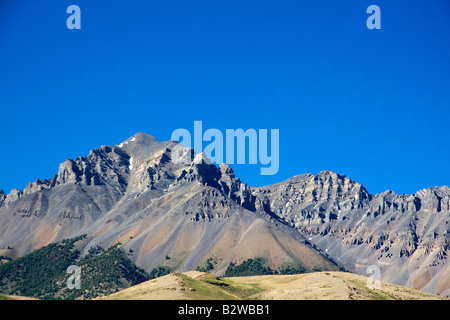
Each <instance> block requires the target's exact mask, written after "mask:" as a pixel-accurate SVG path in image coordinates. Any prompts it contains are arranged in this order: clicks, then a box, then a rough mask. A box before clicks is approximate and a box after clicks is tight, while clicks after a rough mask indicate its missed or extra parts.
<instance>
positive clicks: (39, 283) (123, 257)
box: [0, 236, 172, 300]
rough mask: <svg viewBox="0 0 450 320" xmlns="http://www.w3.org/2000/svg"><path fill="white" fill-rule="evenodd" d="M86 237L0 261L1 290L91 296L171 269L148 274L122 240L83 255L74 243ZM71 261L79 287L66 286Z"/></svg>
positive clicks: (59, 296) (44, 296) (56, 296)
mask: <svg viewBox="0 0 450 320" xmlns="http://www.w3.org/2000/svg"><path fill="white" fill-rule="evenodd" d="M84 238H85V236H80V237H77V238H73V239H67V240H63V241H61V242H58V243H52V244H49V245H48V246H45V247H42V248H40V249H37V250H34V251H33V252H31V253H30V254H28V255H26V256H24V257H21V258H17V259H13V260H11V261H9V262H6V263H4V264H2V265H0V290H1V293H3V294H4V295H18V296H27V297H34V298H39V299H47V300H54V299H69V300H72V299H91V298H95V297H99V296H103V295H108V294H111V293H114V292H117V291H119V290H122V289H125V288H128V287H130V286H134V285H137V284H139V283H141V282H144V281H147V280H150V279H153V278H156V277H159V276H163V275H166V274H169V273H170V272H171V271H172V269H171V268H169V267H165V266H160V267H157V268H154V269H153V270H152V271H151V272H150V274H148V273H147V272H145V271H144V270H143V269H141V268H139V267H138V266H136V265H135V264H134V263H133V262H132V261H131V260H130V259H129V257H128V255H127V254H126V253H125V251H124V250H123V248H122V247H121V244H120V243H119V244H116V245H114V246H112V247H110V248H108V249H103V248H101V247H99V246H97V247H92V248H90V249H89V251H88V253H87V254H86V255H85V256H84V257H80V251H79V250H78V249H77V248H76V246H75V243H76V242H77V241H79V240H82V239H84ZM71 265H75V266H78V267H79V268H80V269H79V270H80V284H81V288H80V289H69V288H68V287H67V280H68V278H69V276H70V274H67V268H68V267H69V266H71ZM4 295H3V296H2V297H0V299H2V298H4V297H5V296H4ZM6 298H7V297H6Z"/></svg>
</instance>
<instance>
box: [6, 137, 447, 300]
mask: <svg viewBox="0 0 450 320" xmlns="http://www.w3.org/2000/svg"><path fill="white" fill-rule="evenodd" d="M180 146H181V145H180V144H179V143H177V142H176V141H172V140H169V141H163V142H160V141H157V140H156V139H155V138H154V137H153V136H150V135H148V134H145V133H137V134H135V135H133V136H132V137H130V138H128V139H127V140H125V141H123V142H122V143H120V144H118V145H115V146H101V147H100V148H98V149H93V150H91V152H90V153H89V155H88V156H86V157H78V158H76V159H68V160H66V161H64V162H63V163H61V164H60V166H59V168H58V172H57V174H56V175H55V176H54V177H53V178H51V179H48V180H47V179H45V180H39V179H38V180H36V181H35V182H32V183H30V184H29V185H27V187H26V188H25V189H24V191H23V192H22V191H21V190H18V189H13V190H12V191H11V192H10V193H9V194H8V195H6V194H5V193H4V192H2V191H0V255H9V256H12V257H18V256H22V255H24V254H26V253H28V252H30V250H32V249H34V248H38V247H40V246H43V245H46V244H48V243H50V242H56V241H59V240H62V239H66V238H69V237H74V236H78V235H80V234H88V235H89V237H88V239H89V241H88V243H89V246H96V245H100V246H102V247H108V246H110V245H112V244H114V243H117V242H121V243H124V245H125V247H126V249H127V250H129V249H131V250H132V251H133V252H134V255H133V261H135V262H137V263H138V264H139V265H140V266H142V267H144V268H145V269H146V270H149V269H151V268H153V267H156V266H158V265H161V264H167V263H169V264H171V265H172V266H177V268H179V270H189V269H195V268H196V267H197V266H198V265H200V264H201V263H204V262H205V261H206V260H207V259H209V258H211V257H214V259H216V261H217V265H216V267H215V272H217V273H218V274H220V273H221V272H223V271H224V270H226V268H227V266H228V265H229V263H230V262H233V263H237V262H242V261H243V260H245V259H248V258H255V257H257V256H258V255H261V256H263V257H265V258H266V259H267V261H269V262H270V264H271V265H272V266H274V268H276V267H278V266H279V264H280V263H281V264H283V263H291V264H294V263H298V262H299V261H300V262H301V263H303V264H305V265H308V266H310V267H311V269H312V268H313V267H314V266H315V265H322V266H328V267H330V266H331V265H332V263H331V262H330V261H329V260H327V259H325V258H324V257H328V258H330V257H331V258H333V259H335V260H338V261H339V262H340V263H341V264H342V265H343V266H344V267H345V268H346V269H348V270H351V271H355V272H359V273H364V272H365V270H366V268H367V266H369V265H374V264H377V263H381V264H382V266H383V268H386V271H383V272H384V273H383V276H384V280H387V281H392V282H395V283H397V284H402V285H405V284H406V285H409V286H414V287H417V288H419V287H420V288H424V289H426V290H427V291H429V292H433V293H444V292H447V293H449V294H450V277H449V276H448V274H447V273H445V270H446V268H447V256H448V254H450V252H448V251H449V250H450V218H449V217H450V188H448V187H446V186H444V187H432V188H427V189H423V190H420V191H418V192H416V193H415V194H411V195H405V194H395V193H394V192H393V191H389V190H388V191H385V192H383V193H380V194H376V195H372V194H370V193H369V192H368V191H367V190H366V188H365V187H364V186H363V185H361V184H359V183H357V182H355V181H353V180H352V179H350V178H349V177H346V176H345V175H341V174H338V173H336V172H333V171H330V170H324V171H321V172H319V173H318V174H315V175H314V174H311V173H305V174H300V175H297V176H294V177H291V178H289V179H287V180H285V181H283V182H279V183H276V184H272V185H269V186H265V187H254V188H251V187H249V186H248V185H246V184H245V183H243V182H242V181H241V180H240V179H239V177H236V175H235V173H234V171H233V169H232V168H231V167H230V166H229V165H227V164H225V163H222V164H220V165H219V166H216V165H214V164H212V163H210V162H209V161H207V160H206V159H205V155H204V154H203V153H199V154H197V155H196V154H195V152H194V150H192V149H188V153H187V158H186V159H184V160H187V161H173V160H174V159H173V157H174V150H178V149H177V148H179V147H180ZM306 239H308V240H306ZM305 244H313V246H315V248H319V249H320V250H322V251H321V254H319V255H318V254H317V252H316V251H314V250H313V249H311V248H310V247H308V248H306V247H305ZM4 248H9V249H8V250H6V249H4ZM11 248H12V249H11ZM86 250H88V248H87V247H86ZM310 250H312V251H310ZM305 255H307V256H308V258H305ZM166 257H170V259H166ZM330 263H331V264H330ZM411 270H413V271H411Z"/></svg>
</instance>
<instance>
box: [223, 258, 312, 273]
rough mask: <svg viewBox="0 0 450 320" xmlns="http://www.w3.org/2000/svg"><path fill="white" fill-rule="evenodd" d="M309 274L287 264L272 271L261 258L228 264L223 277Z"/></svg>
mask: <svg viewBox="0 0 450 320" xmlns="http://www.w3.org/2000/svg"><path fill="white" fill-rule="evenodd" d="M307 272H311V270H309V269H308V268H306V267H304V266H303V265H300V264H298V265H292V264H287V265H283V266H281V267H280V268H279V269H277V270H272V269H270V268H269V267H267V266H266V264H265V262H264V260H263V259H262V258H256V259H248V260H245V261H244V262H242V263H241V264H240V265H235V264H234V263H230V265H229V266H228V268H227V270H226V271H225V275H224V276H225V277H245V276H259V275H273V274H301V273H307Z"/></svg>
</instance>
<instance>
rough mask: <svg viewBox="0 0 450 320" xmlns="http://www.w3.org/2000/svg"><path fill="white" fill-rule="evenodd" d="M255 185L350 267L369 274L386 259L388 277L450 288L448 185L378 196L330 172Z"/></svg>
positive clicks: (443, 290) (270, 205)
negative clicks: (449, 268) (259, 186)
mask: <svg viewBox="0 0 450 320" xmlns="http://www.w3.org/2000/svg"><path fill="white" fill-rule="evenodd" d="M252 190H253V194H254V195H256V197H257V199H258V200H259V201H260V202H262V203H265V204H266V207H267V209H268V210H271V211H273V212H274V213H275V214H277V215H278V216H280V217H282V218H283V219H284V220H285V221H287V222H288V223H290V224H291V225H292V226H294V227H295V228H296V229H297V230H299V231H300V233H302V234H303V235H305V236H306V237H308V239H309V241H311V243H313V244H314V245H316V246H317V247H318V248H320V249H321V250H323V251H324V252H326V253H327V254H329V255H330V256H332V257H333V258H334V259H336V260H337V261H339V262H340V263H342V264H343V265H344V267H346V268H347V269H349V270H351V271H354V272H357V273H360V274H364V275H368V274H367V267H368V266H370V265H378V266H379V267H380V268H381V275H382V278H383V280H385V281H390V282H394V283H397V284H402V285H409V286H411V287H415V288H417V289H422V290H425V291H429V292H433V293H438V294H449V293H450V289H449V288H450V273H449V272H448V271H447V266H448V265H447V254H448V249H449V243H450V242H449V241H450V208H449V200H450V189H449V188H448V187H435V188H428V189H424V190H421V191H418V192H417V193H415V194H412V195H398V194H395V193H394V192H392V191H386V192H383V193H381V194H378V195H371V194H369V193H368V192H367V190H366V189H365V188H364V187H363V186H361V185H360V184H358V183H355V182H354V181H352V180H351V179H349V178H347V177H345V176H342V175H339V174H336V173H334V172H330V171H323V172H320V173H319V174H318V175H311V174H304V175H299V176H296V177H293V178H291V179H288V180H286V181H284V182H282V183H278V184H275V185H271V186H267V187H263V188H254V189H252Z"/></svg>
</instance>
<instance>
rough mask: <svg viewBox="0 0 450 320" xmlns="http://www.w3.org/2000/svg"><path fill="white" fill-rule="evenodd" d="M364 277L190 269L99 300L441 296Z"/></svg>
mask: <svg viewBox="0 0 450 320" xmlns="http://www.w3.org/2000/svg"><path fill="white" fill-rule="evenodd" d="M366 281H367V278H366V277H364V276H360V275H356V274H352V273H345V272H315V273H306V274H297V275H264V276H251V277H232V278H219V277H217V276H215V275H212V274H208V273H203V272H198V271H189V272H185V273H172V274H170V275H167V276H163V277H160V278H156V279H153V280H150V281H147V282H144V283H141V284H139V285H137V286H134V287H130V288H127V289H125V290H122V291H119V292H117V293H114V294H111V295H109V296H106V297H101V298H98V299H102V300H435V299H443V298H442V297H439V296H436V295H432V294H428V293H424V292H422V291H418V290H415V289H411V288H406V287H403V286H398V285H393V284H388V283H381V288H380V289H379V290H377V289H369V288H368V287H367V285H366V283H367V282H366Z"/></svg>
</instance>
